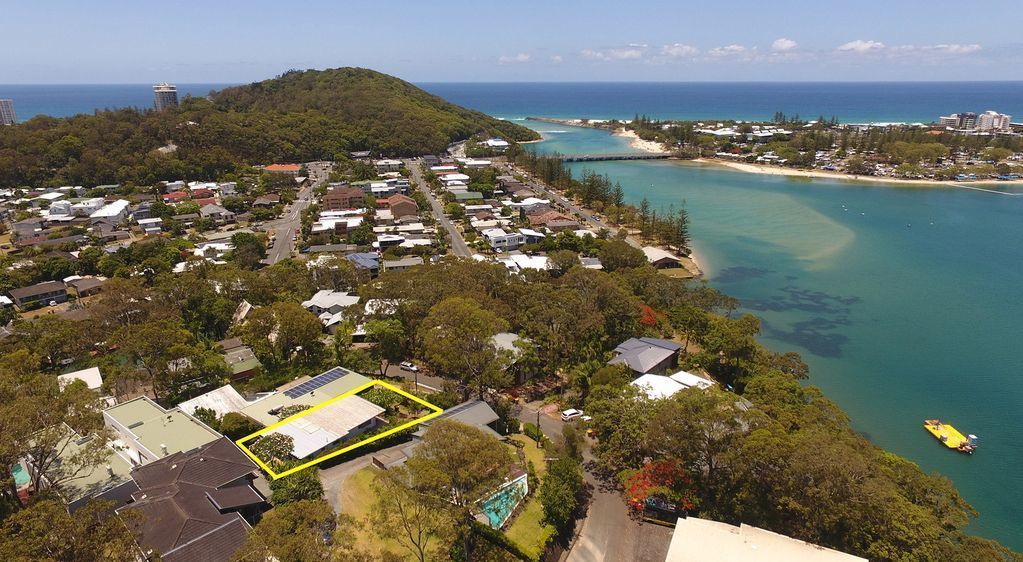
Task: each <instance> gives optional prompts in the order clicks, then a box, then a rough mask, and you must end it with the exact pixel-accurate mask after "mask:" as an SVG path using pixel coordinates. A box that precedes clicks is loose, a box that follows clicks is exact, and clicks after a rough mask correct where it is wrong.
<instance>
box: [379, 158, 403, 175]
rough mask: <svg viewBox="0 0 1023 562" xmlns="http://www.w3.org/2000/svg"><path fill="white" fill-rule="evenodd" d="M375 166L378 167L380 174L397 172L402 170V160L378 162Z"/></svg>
mask: <svg viewBox="0 0 1023 562" xmlns="http://www.w3.org/2000/svg"><path fill="white" fill-rule="evenodd" d="M373 165H374V166H376V168H377V172H380V173H384V172H397V171H398V170H401V160H389V159H385V160H377V161H376V162H374V163H373Z"/></svg>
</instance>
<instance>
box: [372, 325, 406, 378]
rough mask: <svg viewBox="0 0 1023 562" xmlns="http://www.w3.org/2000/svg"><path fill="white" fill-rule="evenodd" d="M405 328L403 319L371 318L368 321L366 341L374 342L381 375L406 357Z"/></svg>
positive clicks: (375, 357) (374, 353) (374, 355)
mask: <svg viewBox="0 0 1023 562" xmlns="http://www.w3.org/2000/svg"><path fill="white" fill-rule="evenodd" d="M404 340H405V328H404V326H402V324H401V321H399V320H395V319H389V320H370V321H369V322H366V341H369V342H372V343H373V344H374V345H373V358H374V359H376V360H377V361H378V362H379V366H380V376H383V375H385V374H386V373H387V367H389V366H390V365H391V364H392V363H397V362H399V361H401V360H402V359H403V358H404V357H405V345H404Z"/></svg>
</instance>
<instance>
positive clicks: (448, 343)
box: [419, 297, 508, 396]
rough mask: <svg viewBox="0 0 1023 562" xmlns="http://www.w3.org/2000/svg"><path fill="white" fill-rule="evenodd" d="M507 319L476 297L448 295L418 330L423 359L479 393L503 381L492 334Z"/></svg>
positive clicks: (439, 372)
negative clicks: (421, 342)
mask: <svg viewBox="0 0 1023 562" xmlns="http://www.w3.org/2000/svg"><path fill="white" fill-rule="evenodd" d="M507 329H508V323H507V322H506V321H505V320H503V319H502V318H499V317H498V316H497V315H496V314H494V313H493V312H490V311H489V310H485V309H483V308H482V307H480V305H479V304H477V303H476V302H475V301H472V300H469V299H466V298H462V297H450V298H447V299H445V300H443V301H441V302H439V303H437V304H436V305H435V306H434V307H433V308H431V309H430V313H429V314H428V315H427V316H426V318H425V319H424V320H423V324H422V325H421V326H420V327H419V332H420V334H422V335H421V338H422V341H423V352H424V355H425V358H426V361H427V362H428V363H429V364H430V366H431V367H433V369H434V370H435V371H436V372H437V373H438V374H440V375H442V376H447V377H452V378H460V379H462V381H463V382H464V383H465V384H467V385H468V386H470V387H472V388H475V389H476V391H477V392H478V393H479V395H480V396H482V395H483V391H484V390H485V389H486V388H487V387H488V386H499V385H501V384H504V382H505V380H504V378H505V375H504V370H503V369H502V366H501V364H500V363H499V362H498V352H497V348H496V347H495V346H494V343H493V341H492V340H493V337H494V335H495V334H497V333H499V332H503V331H505V330H507Z"/></svg>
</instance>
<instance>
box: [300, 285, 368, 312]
mask: <svg viewBox="0 0 1023 562" xmlns="http://www.w3.org/2000/svg"><path fill="white" fill-rule="evenodd" d="M355 304H359V296H358V295H349V294H348V293H345V292H342V291H331V290H329V289H324V290H322V291H317V292H316V294H315V295H313V297H312V298H311V299H309V300H307V301H305V302H303V303H302V306H303V307H304V308H309V307H312V306H315V307H318V308H332V307H334V306H341V307H347V306H352V305H355Z"/></svg>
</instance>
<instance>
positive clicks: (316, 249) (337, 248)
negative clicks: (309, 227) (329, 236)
mask: <svg viewBox="0 0 1023 562" xmlns="http://www.w3.org/2000/svg"><path fill="white" fill-rule="evenodd" d="M358 248H359V247H358V246H356V245H355V244H314V245H312V246H309V247H308V248H306V249H304V250H302V253H303V254H319V253H323V252H354V251H355V250H357V249H358Z"/></svg>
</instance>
